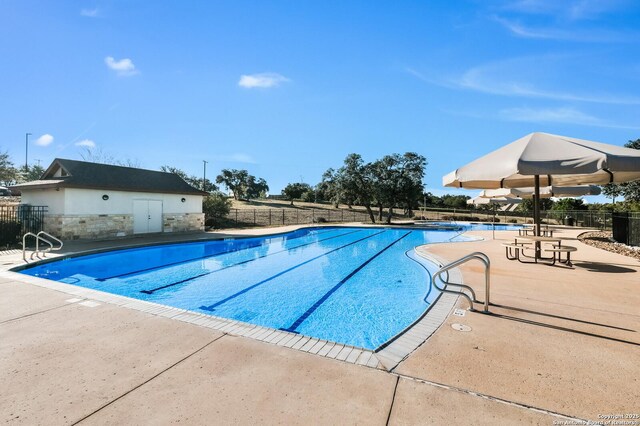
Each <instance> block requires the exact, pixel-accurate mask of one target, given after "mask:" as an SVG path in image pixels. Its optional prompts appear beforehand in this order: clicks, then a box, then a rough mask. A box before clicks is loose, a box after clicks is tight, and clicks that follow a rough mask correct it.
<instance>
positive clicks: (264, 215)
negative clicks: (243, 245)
mask: <svg viewBox="0 0 640 426" xmlns="http://www.w3.org/2000/svg"><path fill="white" fill-rule="evenodd" d="M369 221H370V219H369V215H368V214H367V213H366V212H364V211H361V210H355V209H354V210H341V209H339V210H336V209H315V208H297V209H295V208H292V209H287V208H285V209H231V211H230V212H229V214H228V215H227V216H226V218H225V219H224V220H222V221H219V222H220V223H219V224H218V225H219V226H220V227H229V226H233V227H245V226H282V225H302V224H308V223H338V222H369Z"/></svg>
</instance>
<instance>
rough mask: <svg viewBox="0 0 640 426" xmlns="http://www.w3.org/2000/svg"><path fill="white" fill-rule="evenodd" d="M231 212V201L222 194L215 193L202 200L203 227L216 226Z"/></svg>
mask: <svg viewBox="0 0 640 426" xmlns="http://www.w3.org/2000/svg"><path fill="white" fill-rule="evenodd" d="M229 211H231V200H229V198H228V197H227V196H226V195H224V194H223V193H222V192H219V191H215V192H213V193H211V194H210V195H208V196H206V197H204V198H203V199H202V212H203V213H204V217H205V225H207V226H216V225H219V224H220V221H221V220H222V219H223V218H224V217H225V216H227V215H228V214H229Z"/></svg>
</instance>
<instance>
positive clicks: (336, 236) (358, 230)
mask: <svg viewBox="0 0 640 426" xmlns="http://www.w3.org/2000/svg"><path fill="white" fill-rule="evenodd" d="M362 231H363V230H362V229H357V230H355V231H350V232H345V233H344V234H338V235H334V236H332V237H327V238H323V239H320V240H316V241H311V242H310V243H305V244H300V245H297V246H294V247H289V248H286V249H283V250H280V251H275V252H273V253H267V254H263V255H261V256H258V257H254V258H253V259H248V260H243V261H242V262H238V263H233V264H231V265H227V266H223V267H222V268H220V269H216V270H213V271H207V272H204V273H202V274H198V275H195V276H193V277H189V278H185V279H184V280H180V281H176V282H173V283H171V284H167V285H163V286H161V287H156V288H153V289H151V290H140V293H144V294H153V293H154V292H156V291H158V290H162V289H165V288H169V287H173V286H176V285H178V284H183V283H186V282H188V281H191V280H195V279H196V278H200V277H204V276H206V275H210V274H213V273H214V272H219V271H224V270H225V269H229V268H233V267H234V266H239V265H244V264H247V263H249V262H253V261H256V260H258V259H264V258H265V257H269V256H273V255H274V254H280V253H284V252H287V251H290V250H294V249H298V248H300V247H305V246H310V245H312V244H318V243H321V242H323V241H327V240H331V239H333V238H338V237H344V236H345V235H350V234H354V233H356V232H362Z"/></svg>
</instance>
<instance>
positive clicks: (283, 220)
mask: <svg viewBox="0 0 640 426" xmlns="http://www.w3.org/2000/svg"><path fill="white" fill-rule="evenodd" d="M282 224H283V225H284V209H282Z"/></svg>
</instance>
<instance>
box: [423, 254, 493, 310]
mask: <svg viewBox="0 0 640 426" xmlns="http://www.w3.org/2000/svg"><path fill="white" fill-rule="evenodd" d="M470 260H479V261H480V262H482V264H483V265H484V286H485V287H484V288H485V295H486V296H485V301H484V312H485V313H488V312H489V290H490V286H491V282H490V270H491V261H490V260H489V256H487V255H486V254H484V253H481V252H479V251H476V252H473V253H471V254H468V255H466V256H464V257H461V258H460V259H458V260H455V261H453V262H451V263H449V264H448V265H445V266H443V267H441V268H440V269H438V271H437V272H436V273H435V274H433V276H432V277H431V284H432V285H433V286H434V287H435V288H437V289H438V290H440V291H441V292H443V293H453V294H456V295H460V296H462V297H464V298H466V299H467V300H468V301H469V305H470V310H471V311H475V309H474V305H473V304H474V303H482V302H480V301H479V300H478V299H477V298H476V292H475V291H473V289H472V288H471V287H469V286H468V285H465V284H460V283H452V282H449V270H450V269H453V268H455V267H457V266H460V265H462V264H464V263H467V262H469V261H470ZM445 272H446V274H447V278H446V280H445V279H443V278H442V277H441V276H442V274H444V273H445ZM438 278H440V281H441V282H442V283H443V284H444V287H439V286H438ZM448 286H455V287H460V289H461V290H459V291H456V290H449V289H448V288H447V287H448ZM462 290H467V291H468V292H469V294H467V293H466V292H464V291H462Z"/></svg>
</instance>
